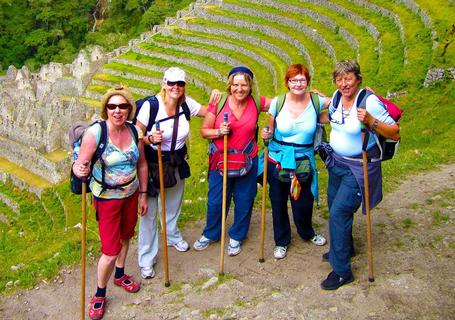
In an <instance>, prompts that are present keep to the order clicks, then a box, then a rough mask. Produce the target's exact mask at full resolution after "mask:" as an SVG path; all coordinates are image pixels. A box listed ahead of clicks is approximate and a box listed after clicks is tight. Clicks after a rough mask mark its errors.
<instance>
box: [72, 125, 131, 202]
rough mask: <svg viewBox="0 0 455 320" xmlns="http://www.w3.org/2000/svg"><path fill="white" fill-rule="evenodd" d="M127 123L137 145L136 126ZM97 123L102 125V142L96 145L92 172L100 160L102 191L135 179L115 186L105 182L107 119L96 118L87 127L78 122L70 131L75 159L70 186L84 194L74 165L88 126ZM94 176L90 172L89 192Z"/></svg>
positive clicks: (88, 180)
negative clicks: (74, 170)
mask: <svg viewBox="0 0 455 320" xmlns="http://www.w3.org/2000/svg"><path fill="white" fill-rule="evenodd" d="M125 123H126V125H127V126H128V128H129V129H130V131H131V132H132V134H133V139H134V142H135V143H136V145H137V143H138V134H137V130H136V128H135V126H134V125H133V124H132V123H130V122H125ZM95 124H99V125H100V126H101V135H100V142H99V144H98V145H97V146H96V150H95V153H94V154H93V157H92V159H91V161H90V172H92V170H93V166H94V165H95V163H96V162H97V161H98V160H99V161H100V163H101V181H98V182H99V183H100V184H101V186H102V191H101V192H103V191H104V190H106V189H117V188H121V187H124V186H126V185H128V184H130V183H131V182H132V181H134V179H133V180H132V181H129V182H126V183H123V184H121V185H115V186H111V185H108V184H107V183H106V182H105V168H106V165H105V163H104V161H103V158H102V157H101V156H102V154H103V152H104V150H106V146H107V124H106V121H104V120H96V121H94V122H92V123H91V124H89V125H88V126H86V127H84V126H83V125H82V124H81V123H76V124H75V125H73V127H72V128H71V129H70V133H69V135H70V142H71V147H72V150H73V159H72V160H73V163H72V164H71V174H70V187H71V192H72V193H74V194H82V179H80V178H79V177H77V176H76V175H75V174H74V173H73V165H74V162H75V161H76V159H77V158H78V157H79V152H80V148H81V143H82V138H83V137H84V134H85V132H86V131H87V129H88V128H90V127H91V126H93V125H95ZM92 178H93V176H92V175H91V173H90V175H89V176H88V178H87V193H89V192H91V190H90V188H89V187H88V185H89V182H90V180H91V179H92Z"/></svg>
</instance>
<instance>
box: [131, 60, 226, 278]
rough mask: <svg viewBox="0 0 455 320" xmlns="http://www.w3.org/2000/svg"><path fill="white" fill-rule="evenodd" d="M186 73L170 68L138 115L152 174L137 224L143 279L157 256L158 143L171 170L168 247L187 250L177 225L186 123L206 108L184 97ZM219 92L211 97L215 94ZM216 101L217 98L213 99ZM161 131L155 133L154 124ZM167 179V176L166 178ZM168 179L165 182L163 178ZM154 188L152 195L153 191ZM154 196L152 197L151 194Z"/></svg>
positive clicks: (150, 274) (167, 196) (185, 167)
mask: <svg viewBox="0 0 455 320" xmlns="http://www.w3.org/2000/svg"><path fill="white" fill-rule="evenodd" d="M185 89H186V75H185V71H183V70H182V69H180V68H177V67H171V68H169V69H167V70H166V71H165V72H164V76H163V82H162V87H161V91H160V93H158V94H157V95H156V96H153V97H149V98H148V99H147V100H146V101H145V102H144V104H143V105H142V107H141V109H140V110H139V113H138V115H137V125H138V126H139V127H140V128H141V129H142V131H143V132H144V135H145V137H144V144H145V153H146V157H147V162H148V163H149V170H150V172H151V174H152V177H153V175H154V174H155V175H156V176H155V179H153V181H154V183H153V184H154V185H153V184H150V183H149V187H148V189H149V190H148V194H149V196H148V212H147V214H146V215H145V216H143V217H141V220H140V224H139V242H138V263H139V267H140V268H141V275H142V277H143V278H144V279H151V278H153V277H154V276H155V271H154V269H153V266H154V264H155V263H156V256H157V254H158V227H157V214H158V192H156V190H159V179H157V172H158V169H157V165H158V156H157V145H158V144H161V149H162V154H163V166H164V167H168V168H170V170H169V172H168V173H170V178H171V179H170V180H173V181H170V180H169V181H168V184H166V181H165V199H166V227H167V244H165V245H168V246H173V247H174V248H175V249H176V250H177V251H179V252H185V251H188V250H189V248H190V247H189V245H188V243H187V242H186V241H185V240H184V239H183V236H182V233H181V232H180V230H179V228H178V226H177V220H178V218H179V215H180V212H181V206H182V200H183V192H184V185H185V179H186V178H188V177H189V176H190V167H189V165H188V163H187V161H186V158H187V148H186V144H185V142H186V139H187V137H188V134H189V133H190V124H189V120H190V118H191V117H193V116H199V117H203V116H205V113H206V110H207V107H206V106H202V105H201V104H200V103H198V102H197V101H195V100H194V99H192V98H190V97H188V96H186V95H185ZM217 92H218V93H219V91H218V90H215V91H214V93H212V97H216V96H217V95H218V99H219V94H217ZM215 99H216V98H215ZM157 122H159V123H160V130H156V123H157ZM165 176H167V175H166V174H165ZM168 177H169V176H168ZM165 180H167V179H165ZM154 188H155V192H153V191H152V189H154ZM154 193H155V194H154Z"/></svg>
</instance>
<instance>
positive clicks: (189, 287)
mask: <svg viewBox="0 0 455 320" xmlns="http://www.w3.org/2000/svg"><path fill="white" fill-rule="evenodd" d="M373 216H374V219H373V250H374V251H373V253H374V267H375V279H376V281H375V282H374V283H369V282H368V280H367V272H368V271H367V257H366V245H365V238H366V236H365V225H364V219H363V218H362V217H361V215H360V214H357V216H356V219H355V227H354V238H355V245H356V248H357V252H358V255H357V256H356V257H355V258H354V259H353V272H354V276H355V281H354V282H353V283H351V284H349V285H346V286H343V287H342V288H340V289H339V290H337V291H334V292H327V291H323V290H321V289H320V287H319V283H320V281H321V280H323V279H324V278H325V276H326V275H327V274H328V272H330V267H329V265H328V264H327V263H324V262H322V261H321V254H322V253H324V252H325V251H326V250H328V246H325V247H316V246H314V245H312V244H310V243H308V242H303V241H301V240H300V239H298V238H297V236H296V234H293V242H292V246H291V247H290V248H289V253H288V256H287V257H286V258H285V259H283V260H280V261H277V260H274V259H273V257H272V250H273V242H272V234H271V229H270V227H268V229H267V235H266V252H265V254H266V262H265V263H262V264H261V263H259V262H258V259H257V254H258V243H259V241H258V239H259V218H260V215H259V213H258V212H256V213H255V214H254V217H253V222H252V225H251V231H250V233H249V239H248V240H247V241H246V242H245V243H244V245H243V246H242V248H243V251H242V253H241V254H240V255H239V256H237V257H227V256H226V258H225V271H226V273H227V276H226V277H225V279H224V280H222V281H217V277H216V275H217V272H218V263H219V262H218V261H219V260H218V259H219V243H218V244H214V245H212V246H211V247H209V248H208V249H207V250H206V251H204V252H196V251H194V250H190V251H189V252H187V253H183V254H182V253H177V252H176V251H175V250H174V249H173V248H170V249H169V254H170V255H169V260H170V277H171V284H172V285H171V287H169V288H165V287H164V284H163V276H162V260H159V261H158V264H157V266H156V271H157V277H156V278H155V279H152V280H150V281H147V282H144V281H143V283H142V285H143V287H142V289H141V291H139V292H138V293H137V294H127V293H126V292H123V291H122V290H121V289H119V288H117V287H114V286H113V285H109V287H108V297H109V301H108V305H107V310H108V312H107V314H106V316H105V319H211V320H214V319H450V318H451V319H453V317H454V314H455V268H454V267H453V262H454V256H455V232H454V221H455V165H453V164H452V165H447V166H442V167H440V169H439V170H437V171H434V172H431V173H426V174H424V175H420V176H416V177H413V178H411V179H409V180H408V181H406V182H405V183H403V185H402V186H401V187H400V188H399V189H398V190H396V191H395V192H394V193H392V194H390V195H388V196H387V197H386V198H385V199H384V201H383V202H382V204H381V206H380V207H379V208H377V209H375V210H373ZM269 218H270V217H269ZM314 220H315V222H317V223H319V224H320V225H321V231H322V232H323V233H324V234H327V233H328V232H327V221H326V220H324V219H322V218H320V217H319V216H318V214H317V212H316V216H315V218H314ZM268 226H270V221H269V222H268ZM201 229H202V225H201V222H200V223H196V224H193V225H190V226H188V227H187V228H185V230H184V231H183V233H184V235H185V238H186V239H187V240H188V241H189V242H191V243H193V242H194V240H196V238H197V237H198V236H199V234H200V231H201ZM135 250H136V246H135V245H133V247H132V250H131V251H130V255H129V259H128V260H129V265H128V266H127V270H128V271H130V272H132V273H133V275H134V276H135V278H136V279H139V277H140V276H139V270H138V269H137V266H136V256H135V254H136V253H135ZM160 258H161V257H160ZM95 268H96V266H95V265H94V264H92V265H91V266H90V267H89V269H88V271H87V274H88V279H87V296H89V295H91V294H92V290H93V289H94V284H95V283H96V282H95V270H96V269H95ZM78 272H79V271H78V268H77V267H75V268H70V269H65V270H62V272H61V273H60V275H59V276H58V277H57V278H56V279H55V280H54V281H53V282H52V283H51V284H46V283H44V282H42V283H40V284H38V285H37V286H36V287H35V288H34V289H31V290H29V291H26V292H21V293H18V294H15V295H14V296H11V297H8V298H2V300H1V301H0V318H1V319H51V318H52V319H55V318H57V319H78V318H80V316H79V295H80V283H79V275H78ZM87 301H88V298H87Z"/></svg>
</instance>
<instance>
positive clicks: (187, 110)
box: [133, 96, 191, 133]
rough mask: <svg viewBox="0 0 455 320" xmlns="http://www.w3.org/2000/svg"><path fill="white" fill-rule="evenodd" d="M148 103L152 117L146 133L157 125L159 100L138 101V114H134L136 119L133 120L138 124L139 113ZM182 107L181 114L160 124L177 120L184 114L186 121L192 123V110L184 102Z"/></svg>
mask: <svg viewBox="0 0 455 320" xmlns="http://www.w3.org/2000/svg"><path fill="white" fill-rule="evenodd" d="M146 101H148V102H149V104H150V117H149V123H147V130H146V132H145V133H147V132H148V131H150V130H151V129H152V127H153V125H154V124H155V119H156V115H157V114H158V108H159V102H158V99H157V98H156V96H150V97H145V98H143V99H139V100H137V101H136V113H135V114H134V119H133V123H134V124H137V115H138V114H139V111H140V110H141V108H142V106H143V105H144V103H145V102H146ZM181 107H182V110H183V111H182V112H180V113H178V114H176V115H173V116H170V117H167V118H164V119H161V120H160V122H162V121H166V120H168V119H171V118H175V117H176V116H180V115H181V114H182V113H183V114H184V115H185V118H186V120H188V121H190V120H191V111H190V108H189V107H188V105H187V104H186V102H183V104H182V105H181Z"/></svg>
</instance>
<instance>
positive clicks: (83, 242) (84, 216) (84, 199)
mask: <svg viewBox="0 0 455 320" xmlns="http://www.w3.org/2000/svg"><path fill="white" fill-rule="evenodd" d="M81 229H82V239H81V319H82V320H84V319H85V253H86V235H87V178H86V177H83V178H82V225H81Z"/></svg>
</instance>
